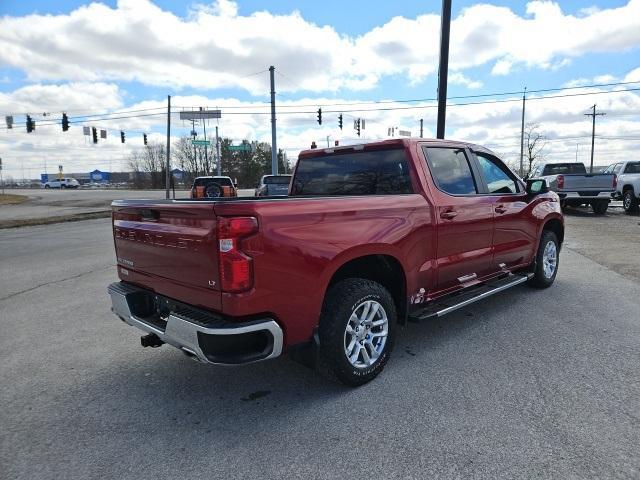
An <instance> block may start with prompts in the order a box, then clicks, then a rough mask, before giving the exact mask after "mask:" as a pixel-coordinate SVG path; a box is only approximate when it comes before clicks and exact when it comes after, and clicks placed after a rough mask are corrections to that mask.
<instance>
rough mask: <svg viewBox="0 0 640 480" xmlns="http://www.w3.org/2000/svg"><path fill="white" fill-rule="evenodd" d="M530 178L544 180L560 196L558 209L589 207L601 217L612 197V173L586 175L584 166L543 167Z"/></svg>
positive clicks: (614, 187) (543, 165) (551, 164)
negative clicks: (560, 207) (559, 207)
mask: <svg viewBox="0 0 640 480" xmlns="http://www.w3.org/2000/svg"><path fill="white" fill-rule="evenodd" d="M529 178H544V179H545V180H547V183H548V184H549V188H550V189H551V190H553V191H554V192H556V193H557V194H558V195H559V196H560V203H561V206H562V207H563V208H564V207H565V206H569V207H579V206H581V205H591V208H593V211H594V213H596V214H598V215H602V214H604V213H605V212H606V211H607V208H609V202H610V201H611V194H612V193H613V192H615V190H616V176H615V175H614V174H612V173H587V169H586V168H585V166H584V164H583V163H577V162H572V163H542V164H540V165H538V166H537V167H536V168H534V169H533V170H532V172H531V174H530V175H529Z"/></svg>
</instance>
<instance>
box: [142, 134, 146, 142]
mask: <svg viewBox="0 0 640 480" xmlns="http://www.w3.org/2000/svg"><path fill="white" fill-rule="evenodd" d="M142 140H143V141H144V144H145V145H146V144H147V134H146V133H143V134H142Z"/></svg>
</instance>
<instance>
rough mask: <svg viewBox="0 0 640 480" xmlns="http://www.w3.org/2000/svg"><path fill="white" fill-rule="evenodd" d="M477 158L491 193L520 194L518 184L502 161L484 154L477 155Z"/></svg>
mask: <svg viewBox="0 0 640 480" xmlns="http://www.w3.org/2000/svg"><path fill="white" fill-rule="evenodd" d="M476 157H478V163H479V164H480V171H481V172H482V176H483V177H484V180H485V182H487V187H489V193H498V194H499V193H518V190H519V189H518V182H516V181H515V180H514V178H513V177H512V175H510V174H509V172H508V170H507V168H506V167H505V166H504V165H502V162H500V160H498V159H496V158H493V157H490V156H488V155H485V154H483V153H476Z"/></svg>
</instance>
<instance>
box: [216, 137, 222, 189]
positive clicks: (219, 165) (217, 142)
mask: <svg viewBox="0 0 640 480" xmlns="http://www.w3.org/2000/svg"><path fill="white" fill-rule="evenodd" d="M221 160H222V159H221V158H220V140H219V139H218V126H217V125H216V161H217V163H218V176H219V177H220V176H222V161H221Z"/></svg>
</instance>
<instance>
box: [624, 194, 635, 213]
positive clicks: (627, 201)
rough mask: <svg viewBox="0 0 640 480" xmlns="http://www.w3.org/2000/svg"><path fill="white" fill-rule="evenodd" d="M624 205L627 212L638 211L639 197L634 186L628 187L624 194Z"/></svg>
mask: <svg viewBox="0 0 640 480" xmlns="http://www.w3.org/2000/svg"><path fill="white" fill-rule="evenodd" d="M622 207H623V208H624V211H625V212H626V213H636V212H637V211H638V199H637V198H636V194H635V192H634V191H633V188H627V189H626V190H625V191H624V193H623V194H622Z"/></svg>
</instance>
